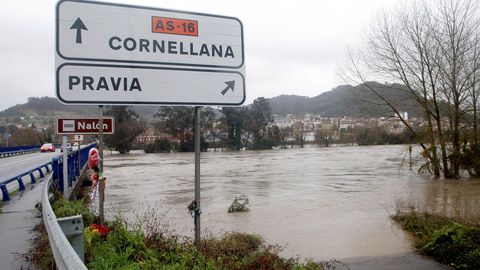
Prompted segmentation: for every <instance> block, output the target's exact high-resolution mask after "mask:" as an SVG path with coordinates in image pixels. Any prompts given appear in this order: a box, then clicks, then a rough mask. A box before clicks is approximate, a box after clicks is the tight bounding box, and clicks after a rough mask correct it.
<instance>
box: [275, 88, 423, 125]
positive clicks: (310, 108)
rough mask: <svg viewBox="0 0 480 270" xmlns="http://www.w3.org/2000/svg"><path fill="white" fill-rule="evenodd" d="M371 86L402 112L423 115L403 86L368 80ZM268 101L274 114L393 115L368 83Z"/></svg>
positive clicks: (326, 115)
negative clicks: (370, 88) (316, 93)
mask: <svg viewBox="0 0 480 270" xmlns="http://www.w3.org/2000/svg"><path fill="white" fill-rule="evenodd" d="M368 86H369V87H372V88H373V89H375V91H378V92H379V93H381V95H382V96H384V97H386V98H387V100H389V101H390V102H392V103H393V104H394V105H395V107H396V108H398V109H399V111H402V112H403V111H406V112H408V113H409V115H410V116H420V115H421V114H422V112H421V108H420V107H419V106H418V104H417V103H416V101H415V99H414V97H413V96H412V95H411V93H410V92H409V91H408V90H407V89H406V88H405V87H404V86H402V85H399V84H380V83H375V82H370V83H368ZM268 101H269V103H270V107H271V108H272V113H274V114H277V115H280V116H284V115H286V114H294V115H298V114H305V113H311V114H316V115H323V116H325V117H342V116H350V117H379V116H388V115H393V114H394V112H393V111H392V110H391V109H390V108H389V107H388V106H386V105H384V103H383V102H382V101H381V100H380V99H379V98H378V97H377V96H375V95H374V94H373V93H372V92H371V91H370V90H369V89H368V88H367V87H366V85H358V86H351V85H341V86H338V87H336V88H334V89H332V90H330V91H328V92H325V93H322V94H320V95H318V96H316V97H311V98H310V97H304V96H295V95H281V96H278V97H273V98H270V99H268Z"/></svg>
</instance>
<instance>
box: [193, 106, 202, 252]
mask: <svg viewBox="0 0 480 270" xmlns="http://www.w3.org/2000/svg"><path fill="white" fill-rule="evenodd" d="M194 118H195V206H196V209H195V210H194V211H195V212H194V214H195V216H194V223H195V246H196V247H197V250H200V247H201V245H200V214H201V210H200V107H199V106H195V115H194Z"/></svg>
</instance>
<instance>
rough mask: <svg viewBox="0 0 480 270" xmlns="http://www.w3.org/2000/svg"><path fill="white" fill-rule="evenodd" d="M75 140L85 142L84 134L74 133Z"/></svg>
mask: <svg viewBox="0 0 480 270" xmlns="http://www.w3.org/2000/svg"><path fill="white" fill-rule="evenodd" d="M73 141H74V142H83V135H73Z"/></svg>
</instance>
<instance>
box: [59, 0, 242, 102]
mask: <svg viewBox="0 0 480 270" xmlns="http://www.w3.org/2000/svg"><path fill="white" fill-rule="evenodd" d="M55 66H56V72H55V74H56V95H57V97H58V99H59V100H60V101H62V102H63V103H67V104H98V105H136V104H144V105H148V104H160V105H195V106H196V105H219V106H238V105H241V104H243V102H244V101H245V98H246V91H245V55H244V41H243V25H242V23H241V21H240V20H238V19H237V18H234V17H226V16H220V15H211V14H202V13H195V12H185V11H175V10H167V9H160V8H152V7H143V6H132V5H124V4H115V3H103V2H93V1H80V0H61V1H59V2H58V3H57V6H56V48H55Z"/></svg>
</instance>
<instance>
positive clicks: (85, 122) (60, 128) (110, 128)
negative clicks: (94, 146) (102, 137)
mask: <svg viewBox="0 0 480 270" xmlns="http://www.w3.org/2000/svg"><path fill="white" fill-rule="evenodd" d="M99 131H100V121H99V119H98V118H95V117H78V116H73V117H72V116H62V117H57V134H62V135H69V134H95V135H96V134H98V132H99ZM114 132H115V121H114V118H113V117H104V118H103V134H113V133H114Z"/></svg>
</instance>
